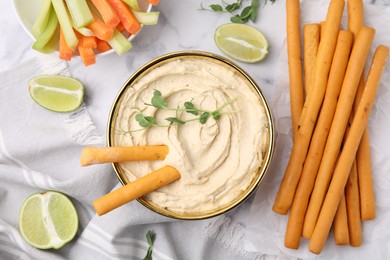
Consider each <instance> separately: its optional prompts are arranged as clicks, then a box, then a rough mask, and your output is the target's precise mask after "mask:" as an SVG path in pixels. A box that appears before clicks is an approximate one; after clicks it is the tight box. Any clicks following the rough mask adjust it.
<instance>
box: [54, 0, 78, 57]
mask: <svg viewBox="0 0 390 260" xmlns="http://www.w3.org/2000/svg"><path fill="white" fill-rule="evenodd" d="M52 3H53V7H54V10H55V12H56V14H57V17H58V21H59V23H60V26H61V29H62V31H63V33H64V37H65V40H66V43H67V44H68V46H69V48H70V49H71V50H72V51H74V50H75V49H76V47H77V43H78V39H77V37H76V34H75V33H74V31H73V26H72V23H71V21H70V18H69V15H68V11H67V10H66V7H65V4H64V1H63V0H52Z"/></svg>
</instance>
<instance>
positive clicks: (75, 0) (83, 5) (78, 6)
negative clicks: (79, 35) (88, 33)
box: [65, 0, 93, 28]
mask: <svg viewBox="0 0 390 260" xmlns="http://www.w3.org/2000/svg"><path fill="white" fill-rule="evenodd" d="M65 1H66V6H67V7H68V10H69V13H70V15H71V16H72V20H73V22H74V24H75V26H76V27H77V28H80V27H85V26H86V25H88V24H90V23H92V21H93V16H92V13H91V11H90V10H89V8H88V5H87V2H86V1H85V0H65Z"/></svg>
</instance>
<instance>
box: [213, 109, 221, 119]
mask: <svg viewBox="0 0 390 260" xmlns="http://www.w3.org/2000/svg"><path fill="white" fill-rule="evenodd" d="M211 116H212V117H213V118H214V119H215V120H218V119H219V118H220V117H221V112H220V111H219V110H215V111H214V112H212V113H211Z"/></svg>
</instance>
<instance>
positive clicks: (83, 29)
mask: <svg viewBox="0 0 390 260" xmlns="http://www.w3.org/2000/svg"><path fill="white" fill-rule="evenodd" d="M70 22H71V24H72V26H73V29H75V30H76V31H78V32H79V33H80V34H81V35H83V36H94V34H93V32H92V31H91V30H90V29H89V28H87V27H81V28H77V27H76V25H75V24H74V22H73V20H72V19H70Z"/></svg>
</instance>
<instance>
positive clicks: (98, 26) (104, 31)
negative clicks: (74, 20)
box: [87, 14, 114, 41]
mask: <svg viewBox="0 0 390 260" xmlns="http://www.w3.org/2000/svg"><path fill="white" fill-rule="evenodd" d="M93 15H94V18H95V19H94V20H93V22H92V23H91V24H89V25H88V26H87V28H88V29H90V30H91V31H92V32H93V34H94V35H95V36H96V37H97V38H99V39H101V40H104V41H109V40H111V39H112V37H113V36H114V29H113V28H111V27H110V26H108V25H107V24H105V23H104V22H103V21H102V20H101V19H100V18H99V17H97V16H96V15H95V14H93Z"/></svg>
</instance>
